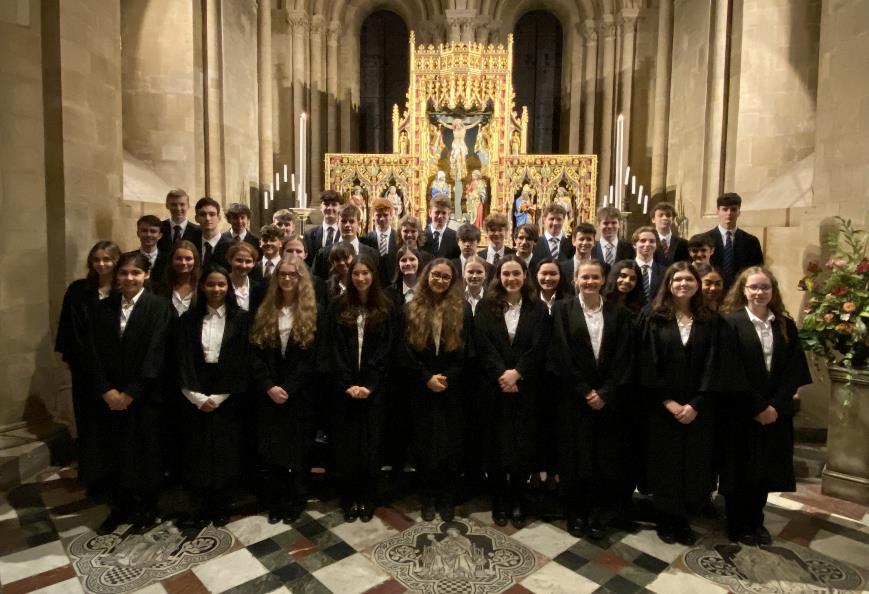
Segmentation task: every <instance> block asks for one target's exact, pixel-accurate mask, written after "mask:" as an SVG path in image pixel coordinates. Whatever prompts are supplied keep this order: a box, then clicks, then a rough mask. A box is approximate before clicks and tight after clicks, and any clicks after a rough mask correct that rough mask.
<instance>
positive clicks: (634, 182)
mask: <svg viewBox="0 0 869 594" xmlns="http://www.w3.org/2000/svg"><path fill="white" fill-rule="evenodd" d="M636 193H637V176H636V175H635V176H634V177H632V178H631V194H636Z"/></svg>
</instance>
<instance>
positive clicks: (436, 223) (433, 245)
mask: <svg viewBox="0 0 869 594" xmlns="http://www.w3.org/2000/svg"><path fill="white" fill-rule="evenodd" d="M429 216H430V217H431V224H430V225H429V226H428V228H427V229H426V230H425V245H423V246H422V249H423V250H424V251H426V252H428V253H429V254H431V255H432V256H433V257H435V258H446V259H448V260H452V259H453V258H458V257H459V252H460V250H459V241H458V238H457V237H456V232H455V231H453V230H452V229H450V228H449V227H448V226H447V222H448V221H449V220H450V201H449V198H447V197H445V196H435V197H434V198H432V200H431V202H430V205H429Z"/></svg>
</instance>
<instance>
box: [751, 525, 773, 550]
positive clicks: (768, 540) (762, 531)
mask: <svg viewBox="0 0 869 594" xmlns="http://www.w3.org/2000/svg"><path fill="white" fill-rule="evenodd" d="M754 538H755V539H757V544H759V545H763V546H769V545H771V544H772V534H770V533H769V530H767V529H766V528H764V527H763V526H761V527H760V528H758V529H757V530H755V531H754Z"/></svg>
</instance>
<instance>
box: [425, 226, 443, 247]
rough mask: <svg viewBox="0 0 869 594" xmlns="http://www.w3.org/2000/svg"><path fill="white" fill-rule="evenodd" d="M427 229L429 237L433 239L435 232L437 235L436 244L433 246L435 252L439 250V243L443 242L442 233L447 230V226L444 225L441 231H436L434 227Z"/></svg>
mask: <svg viewBox="0 0 869 594" xmlns="http://www.w3.org/2000/svg"><path fill="white" fill-rule="evenodd" d="M429 229H430V230H431V236H432V237H434V234H435V231H437V233H438V244H437V246H435V250H439V249H441V242H442V241H443V240H444V231H446V230H447V226H446V225H444V227H443V228H442V229H438V228H437V227H435V226H434V225H429Z"/></svg>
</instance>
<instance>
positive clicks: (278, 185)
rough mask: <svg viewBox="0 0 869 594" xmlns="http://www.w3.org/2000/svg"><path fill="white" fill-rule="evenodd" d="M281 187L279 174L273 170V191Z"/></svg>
mask: <svg viewBox="0 0 869 594" xmlns="http://www.w3.org/2000/svg"><path fill="white" fill-rule="evenodd" d="M280 189H281V175H280V174H279V173H277V172H275V192H277V191H278V190H280Z"/></svg>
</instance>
